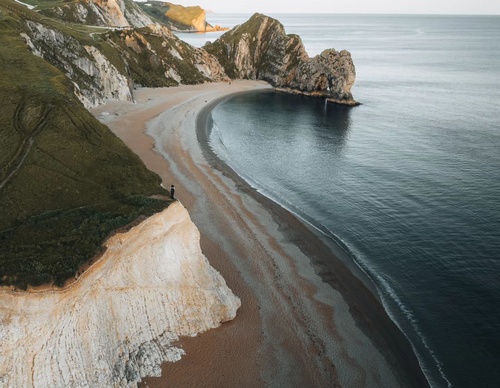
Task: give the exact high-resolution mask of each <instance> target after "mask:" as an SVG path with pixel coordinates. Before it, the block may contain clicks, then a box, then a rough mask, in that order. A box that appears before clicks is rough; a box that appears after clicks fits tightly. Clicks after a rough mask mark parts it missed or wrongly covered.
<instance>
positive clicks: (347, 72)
mask: <svg viewBox="0 0 500 388" xmlns="http://www.w3.org/2000/svg"><path fill="white" fill-rule="evenodd" d="M204 48H205V49H206V50H207V51H208V52H209V53H211V54H213V55H214V56H215V57H216V58H218V59H219V61H220V63H221V64H222V66H223V67H224V68H225V70H226V72H227V74H228V75H229V76H230V77H232V78H247V79H259V80H264V81H267V82H269V83H270V84H271V85H273V86H275V87H276V88H278V89H281V90H285V91H288V92H292V93H301V94H306V95H311V96H320V97H327V98H328V100H330V101H332V102H336V103H340V104H347V105H356V104H357V103H356V101H354V99H353V97H352V94H351V88H352V86H353V85H354V81H355V79H356V72H355V68H354V64H353V62H352V59H351V55H350V53H349V52H348V51H345V50H343V51H340V52H338V51H336V50H334V49H329V50H325V51H323V52H322V53H321V54H320V55H318V56H316V57H314V58H309V56H308V55H307V53H306V51H305V48H304V45H303V44H302V41H301V39H300V37H299V36H298V35H286V33H285V29H284V27H283V25H282V24H281V23H280V22H278V21H277V20H275V19H272V18H270V17H268V16H265V15H262V14H255V15H253V16H252V17H251V18H250V20H248V21H247V22H246V23H244V24H242V25H240V26H237V27H235V28H234V29H232V30H230V31H228V32H226V33H225V34H224V35H222V37H220V38H219V39H218V40H217V41H215V42H214V43H209V44H207V45H205V47H204Z"/></svg>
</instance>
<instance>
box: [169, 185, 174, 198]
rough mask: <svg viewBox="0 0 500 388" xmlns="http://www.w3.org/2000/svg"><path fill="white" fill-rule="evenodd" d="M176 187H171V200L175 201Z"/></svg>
mask: <svg viewBox="0 0 500 388" xmlns="http://www.w3.org/2000/svg"><path fill="white" fill-rule="evenodd" d="M174 193H175V187H174V185H172V186H170V198H172V199H174Z"/></svg>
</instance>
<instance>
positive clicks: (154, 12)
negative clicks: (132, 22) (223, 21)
mask: <svg viewBox="0 0 500 388" xmlns="http://www.w3.org/2000/svg"><path fill="white" fill-rule="evenodd" d="M138 5H139V6H140V7H141V8H142V10H143V11H144V12H145V13H147V14H148V15H149V16H150V17H151V18H153V19H155V20H157V21H158V22H159V23H162V24H164V25H166V26H167V27H168V28H170V29H171V30H173V31H184V32H211V31H226V30H228V28H222V27H220V26H212V25H211V24H209V23H208V22H207V20H206V19H207V13H206V11H205V10H204V9H203V8H201V7H199V6H190V7H183V6H182V5H177V4H172V3H169V2H161V1H148V2H145V3H138Z"/></svg>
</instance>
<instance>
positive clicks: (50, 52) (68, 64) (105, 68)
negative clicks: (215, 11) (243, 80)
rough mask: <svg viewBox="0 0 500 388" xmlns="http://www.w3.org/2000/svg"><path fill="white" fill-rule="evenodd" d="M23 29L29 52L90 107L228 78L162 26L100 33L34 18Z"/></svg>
mask: <svg viewBox="0 0 500 388" xmlns="http://www.w3.org/2000/svg"><path fill="white" fill-rule="evenodd" d="M26 12H28V11H26ZM23 25H24V27H23V28H22V30H23V31H22V32H21V34H22V36H23V37H24V39H25V41H26V44H27V45H28V46H29V47H30V49H31V51H32V52H33V53H34V54H35V55H37V56H39V57H42V58H44V59H45V60H46V61H48V62H49V63H51V64H52V65H54V66H55V67H57V68H59V69H60V70H62V71H63V72H64V74H66V76H67V77H68V78H69V79H71V80H72V81H73V83H74V88H75V94H76V95H77V96H78V98H79V99H80V100H81V101H82V102H83V103H84V104H85V106H86V107H92V106H95V105H98V104H101V103H103V102H104V101H106V100H107V99H108V98H114V99H119V100H125V101H132V100H133V89H134V87H135V86H150V87H160V86H176V85H178V84H180V83H183V84H196V83H201V82H205V81H220V80H223V79H225V78H226V74H225V72H224V69H223V68H222V67H221V66H220V64H219V62H218V61H217V60H216V59H215V58H214V57H213V56H211V55H210V54H208V53H207V52H206V51H205V50H202V49H196V48H194V47H192V46H190V45H188V44H187V43H185V42H183V41H181V40H180V39H178V38H177V37H175V36H174V35H173V34H172V33H171V32H170V31H169V30H168V29H167V28H165V27H162V26H160V25H158V24H153V25H150V26H148V27H144V28H141V29H124V30H122V29H109V30H105V31H102V30H99V29H92V28H89V27H85V26H81V27H79V26H72V27H68V26H66V25H65V24H62V23H59V24H58V23H57V22H54V21H52V22H51V21H50V20H46V19H42V18H40V17H38V15H36V14H35V13H33V12H31V17H30V18H28V19H26V20H25V21H23Z"/></svg>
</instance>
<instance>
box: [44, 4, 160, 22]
mask: <svg viewBox="0 0 500 388" xmlns="http://www.w3.org/2000/svg"><path fill="white" fill-rule="evenodd" d="M40 12H41V13H42V14H44V15H46V16H50V17H53V18H58V19H61V20H64V21H66V22H72V23H79V24H87V25H92V26H107V27H145V26H147V25H149V24H153V21H152V20H151V18H150V17H149V16H147V15H146V14H145V13H144V12H142V10H141V8H140V7H139V6H138V5H137V4H136V3H135V2H134V1H133V0H78V1H73V2H69V3H67V2H62V1H61V2H60V4H57V3H56V5H55V6H53V7H52V8H44V9H42V10H40Z"/></svg>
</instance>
